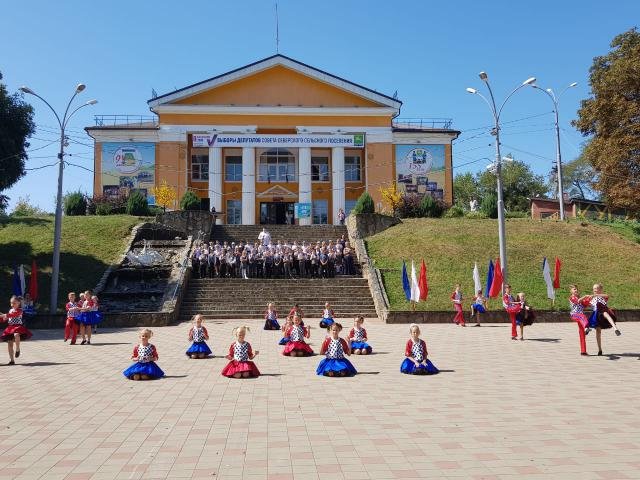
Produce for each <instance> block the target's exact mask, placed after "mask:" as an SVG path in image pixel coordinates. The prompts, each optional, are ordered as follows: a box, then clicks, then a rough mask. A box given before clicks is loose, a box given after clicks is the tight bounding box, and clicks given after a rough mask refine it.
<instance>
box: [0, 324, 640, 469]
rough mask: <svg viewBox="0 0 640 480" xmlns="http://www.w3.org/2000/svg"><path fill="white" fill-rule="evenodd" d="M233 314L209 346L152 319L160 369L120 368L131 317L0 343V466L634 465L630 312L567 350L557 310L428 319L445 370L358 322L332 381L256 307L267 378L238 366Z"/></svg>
mask: <svg viewBox="0 0 640 480" xmlns="http://www.w3.org/2000/svg"><path fill="white" fill-rule="evenodd" d="M239 323H240V322H219V323H213V322H210V323H208V324H207V325H206V326H207V327H208V329H209V334H210V336H211V340H210V341H209V345H210V346H211V348H212V350H213V351H214V354H216V358H213V359H207V360H189V359H187V358H186V356H185V355H184V351H185V350H186V349H187V347H188V345H189V343H188V342H187V340H186V336H187V331H188V328H189V325H188V324H182V325H179V326H172V327H164V328H156V329H154V333H155V335H154V337H153V339H152V343H154V344H155V345H156V346H157V348H158V351H159V354H160V361H159V362H158V364H159V365H160V367H161V368H162V369H163V370H164V371H165V373H166V374H167V377H166V378H164V379H162V380H158V381H153V382H133V381H129V380H126V379H125V378H124V377H123V376H122V374H121V372H122V370H123V369H124V368H126V367H127V366H128V365H129V364H130V361H129V357H130V355H131V350H132V347H133V344H134V343H135V342H136V340H137V330H136V329H127V330H118V331H115V330H110V329H101V330H100V331H99V333H98V335H96V336H95V337H94V344H93V345H91V346H80V345H76V346H70V345H68V344H65V343H63V341H62V329H60V330H59V331H52V330H39V331H35V332H34V333H35V335H34V339H33V340H32V341H29V342H25V343H24V344H23V348H22V356H21V357H20V358H19V359H17V360H18V362H17V363H18V364H17V365H15V366H12V367H10V366H4V365H5V364H6V361H8V358H5V357H6V355H7V354H6V349H5V347H4V345H2V349H3V350H2V351H1V352H0V353H1V356H0V359H1V360H2V364H3V365H2V366H1V367H0V378H1V379H2V388H1V390H0V401H1V402H2V405H3V407H4V408H3V409H2V414H1V420H0V479H5V478H6V479H9V478H11V479H20V480H22V479H36V478H43V479H48V480H49V479H50V480H54V479H68V480H89V479H95V480H98V479H104V480H106V479H139V478H145V479H147V478H148V479H165V478H168V479H183V478H184V479H191V478H193V479H224V480H231V479H240V478H246V479H255V480H259V479H268V480H276V479H296V480H298V479H300V480H302V479H305V480H306V479H342V478H345V479H354V480H355V479H368V478H371V479H378V478H380V479H383V478H385V479H386V478H400V479H414V478H415V479H417V478H421V479H425V478H428V479H431V478H473V479H491V478H495V479H534V478H557V479H563V480H565V479H566V480H570V479H580V480H585V479H602V480H611V479H626V478H628V479H637V478H640V398H639V393H640V388H639V387H640V323H632V324H629V323H623V324H621V328H622V331H623V335H622V336H621V337H616V336H615V335H613V332H610V331H609V332H605V333H604V335H603V336H604V353H605V355H604V356H602V357H597V356H590V357H581V356H580V355H579V347H578V335H577V331H576V330H577V329H576V326H575V325H574V324H570V323H565V324H536V325H534V326H533V327H531V328H528V329H527V331H526V332H525V333H526V334H527V335H528V337H529V338H528V339H527V340H526V341H524V342H521V341H512V340H510V338H509V333H510V329H509V327H508V326H507V325H506V324H504V325H487V326H484V327H482V328H471V327H468V328H459V327H455V326H453V325H426V326H424V327H423V334H424V338H425V340H426V341H427V345H428V348H429V353H430V358H431V359H432V360H433V362H434V363H435V364H436V365H437V366H438V367H439V368H440V369H441V370H442V373H440V374H439V375H436V376H432V377H414V376H406V375H402V374H400V373H399V366H400V363H401V361H402V359H403V355H404V345H405V342H406V340H407V338H408V331H407V330H408V326H407V325H383V324H381V323H378V322H377V321H373V320H371V321H367V322H365V327H366V328H367V330H368V333H369V337H370V343H371V344H372V345H373V348H374V352H375V354H374V355H371V356H368V357H358V358H353V357H352V361H353V363H354V365H355V366H356V368H357V369H358V371H359V374H358V375H357V376H356V377H354V378H333V379H332V378H323V377H317V376H316V375H315V367H316V365H317V364H318V362H319V361H320V359H321V357H319V356H316V357H312V358H288V357H283V356H281V355H280V350H281V348H282V347H278V345H277V340H278V339H279V332H273V331H269V332H267V331H263V330H261V328H260V327H261V324H259V323H258V322H255V321H254V322H251V323H252V324H253V325H255V327H256V328H255V330H252V332H251V334H250V335H249V337H248V340H249V341H250V342H251V343H252V345H253V348H254V350H259V351H260V354H259V355H258V357H257V358H256V363H257V365H258V367H259V368H260V370H261V372H262V373H263V376H261V377H260V378H258V379H249V380H233V379H227V378H224V377H222V376H220V370H221V369H222V368H223V366H224V365H225V364H226V362H227V361H226V360H225V359H224V358H221V356H222V355H224V354H226V352H227V350H228V346H229V344H230V343H231V342H232V340H233V338H232V336H231V330H232V328H233V327H234V326H236V325H238V324H239ZM345 323H347V324H348V325H349V326H350V323H351V322H345ZM313 325H314V326H316V325H317V323H316V322H315V321H314V322H313ZM343 333H346V332H343ZM323 337H324V332H323V331H321V330H320V329H318V328H314V329H313V330H312V337H311V343H312V346H313V348H314V349H315V350H316V351H317V350H318V349H319V345H320V343H321V339H322V338H323ZM587 340H588V344H589V352H590V353H591V354H592V355H593V354H595V353H596V351H597V349H596V347H595V334H594V333H592V334H590V335H589V336H588V337H587Z"/></svg>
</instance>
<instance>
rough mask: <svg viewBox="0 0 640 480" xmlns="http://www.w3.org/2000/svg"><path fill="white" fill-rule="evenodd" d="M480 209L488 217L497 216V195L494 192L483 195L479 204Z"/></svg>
mask: <svg viewBox="0 0 640 480" xmlns="http://www.w3.org/2000/svg"><path fill="white" fill-rule="evenodd" d="M480 211H481V212H482V213H484V214H485V215H486V216H487V217H489V218H498V197H497V196H496V194H495V193H489V194H487V195H485V196H484V198H483V199H482V203H481V204H480Z"/></svg>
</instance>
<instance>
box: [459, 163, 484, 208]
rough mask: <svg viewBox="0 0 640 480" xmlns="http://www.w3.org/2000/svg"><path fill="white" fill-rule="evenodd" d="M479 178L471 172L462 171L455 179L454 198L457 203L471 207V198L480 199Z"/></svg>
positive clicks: (464, 206)
mask: <svg viewBox="0 0 640 480" xmlns="http://www.w3.org/2000/svg"><path fill="white" fill-rule="evenodd" d="M478 196H479V192H478V180H477V179H476V177H474V176H473V174H472V173H471V172H466V173H461V174H458V175H456V177H455V178H454V179H453V199H454V203H455V204H456V205H460V206H462V207H463V208H468V207H469V202H470V201H471V200H474V199H475V200H478V198H479V197H478Z"/></svg>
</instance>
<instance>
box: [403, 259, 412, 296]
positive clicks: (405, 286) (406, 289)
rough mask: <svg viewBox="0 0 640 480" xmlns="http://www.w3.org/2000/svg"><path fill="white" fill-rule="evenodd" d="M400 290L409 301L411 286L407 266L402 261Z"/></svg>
mask: <svg viewBox="0 0 640 480" xmlns="http://www.w3.org/2000/svg"><path fill="white" fill-rule="evenodd" d="M402 289H403V290H404V296H405V297H407V300H411V284H410V283H409V275H407V264H406V263H404V260H403V261H402Z"/></svg>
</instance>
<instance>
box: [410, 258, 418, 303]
mask: <svg viewBox="0 0 640 480" xmlns="http://www.w3.org/2000/svg"><path fill="white" fill-rule="evenodd" d="M411 300H412V301H413V302H416V303H418V302H419V301H420V286H419V285H418V277H417V276H416V266H415V265H414V263H413V260H411Z"/></svg>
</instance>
